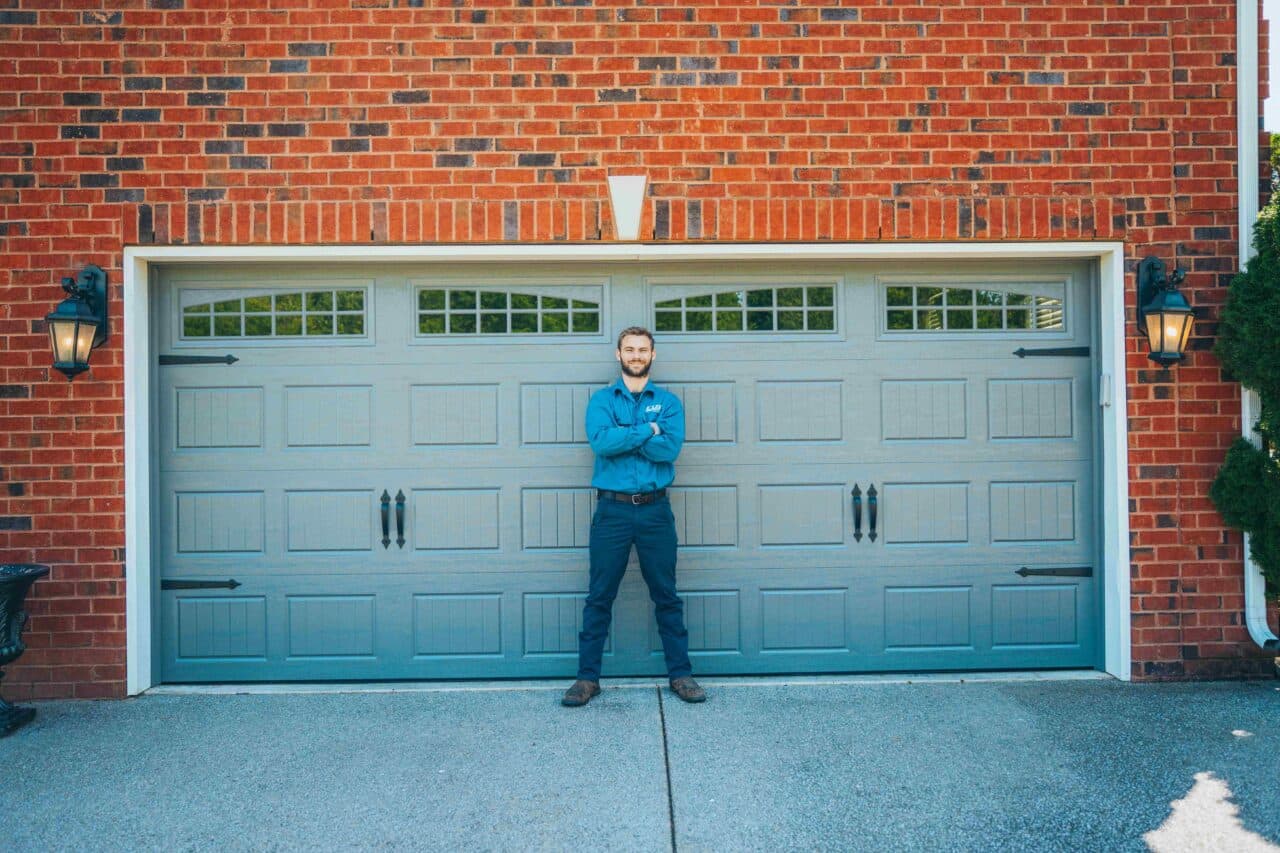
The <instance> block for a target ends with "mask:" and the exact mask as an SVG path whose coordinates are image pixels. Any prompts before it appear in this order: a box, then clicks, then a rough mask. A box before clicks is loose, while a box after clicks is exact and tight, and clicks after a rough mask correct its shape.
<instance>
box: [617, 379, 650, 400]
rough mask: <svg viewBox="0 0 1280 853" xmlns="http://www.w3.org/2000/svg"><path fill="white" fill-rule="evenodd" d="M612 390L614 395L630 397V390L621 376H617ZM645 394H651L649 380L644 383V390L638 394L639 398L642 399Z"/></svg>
mask: <svg viewBox="0 0 1280 853" xmlns="http://www.w3.org/2000/svg"><path fill="white" fill-rule="evenodd" d="M613 390H614V393H620V394H626V395H627V396H628V397H629V396H631V389H630V388H628V387H627V383H626V382H624V381H623V379H622V377H621V376H619V377H618V379H617V381H615V382H614V383H613ZM645 394H650V395H652V394H653V380H649V381H648V382H646V383H645V385H644V390H642V391H641V392H640V396H641V397H643V396H644V395H645Z"/></svg>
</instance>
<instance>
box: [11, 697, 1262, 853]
mask: <svg viewBox="0 0 1280 853" xmlns="http://www.w3.org/2000/svg"><path fill="white" fill-rule="evenodd" d="M566 683H567V682H566ZM566 683H546V682H538V683H522V684H514V685H512V684H494V683H490V684H481V685H475V684H473V685H454V686H415V687H395V688H384V689H383V690H382V692H358V693H332V692H317V693H310V694H309V693H279V692H263V693H250V694H243V693H242V694H236V693H232V692H224V693H221V694H217V693H215V694H208V693H203V694H191V695H184V694H180V693H161V694H148V695H146V696H143V697H140V698H137V699H132V700H127V701H121V702H46V703H37V704H36V706H35V707H36V708H37V709H38V713H39V716H38V717H37V718H36V722H35V723H33V724H32V725H31V726H29V727H27V728H26V729H23V730H21V731H20V732H18V733H17V734H15V735H13V736H11V737H9V738H7V739H5V740H0V760H2V761H3V766H4V768H5V773H4V782H3V784H2V785H0V846H2V847H4V848H6V849H30V850H36V849H42V850H43V849H55V850H120V849H161V848H163V849H166V850H172V849H185V850H196V849H212V848H218V849H231V850H249V849H253V850H292V849H313V850H320V849H340V848H348V849H372V848H378V849H386V848H392V849H449V850H456V849H467V850H499V849H564V848H576V849H600V848H609V849H620V850H666V849H672V848H675V849H679V850H777V849H806V850H812V849H821V850H876V851H880V850H921V849H925V850H1019V851H1025V850H1082V849H1088V850H1104V849H1105V850H1146V849H1155V850H1161V851H1165V850H1204V849H1222V850H1232V851H1240V850H1271V851H1280V847H1278V846H1276V845H1277V843H1280V726H1278V724H1280V682H1276V681H1266V682H1246V683H1197V684H1141V685H1128V684H1122V683H1119V682H1116V681H1112V680H1109V679H1099V678H1084V679H1080V678H1067V679H1066V680H1056V679H1054V680H1047V679H1045V678H1040V677H1037V676H1034V675H1026V676H1017V677H1011V678H1009V679H999V680H990V681H988V680H977V681H971V680H965V681H961V680H958V679H955V678H941V677H936V678H925V679H921V680H914V679H913V680H912V681H910V682H907V681H903V680H895V679H884V678H861V679H843V680H842V679H806V680H803V681H794V682H793V681H786V680H781V679H767V680H755V681H747V680H729V679H722V680H721V679H708V680H707V681H705V682H704V684H705V685H706V686H707V687H708V688H709V690H710V692H711V699H710V701H709V702H707V703H706V704H704V705H684V704H682V703H681V702H679V700H677V699H675V697H673V696H672V695H671V694H670V693H669V692H665V691H663V690H661V689H660V688H659V687H657V686H656V685H655V684H653V683H645V682H643V681H635V680H628V681H616V682H609V681H608V680H606V682H605V687H606V689H605V691H604V693H603V694H602V695H601V696H600V697H598V698H596V699H595V700H594V701H593V702H592V703H591V704H590V705H589V706H587V707H586V708H582V709H566V708H562V707H560V705H559V704H558V700H559V696H560V692H561V691H562V690H563V688H564V686H565V684H566ZM1236 812H1238V814H1237V813H1236Z"/></svg>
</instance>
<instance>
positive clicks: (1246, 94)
mask: <svg viewBox="0 0 1280 853" xmlns="http://www.w3.org/2000/svg"><path fill="white" fill-rule="evenodd" d="M1272 49H1273V50H1274V49H1275V47H1274V46H1273V47H1272ZM1236 59H1237V62H1236V117H1237V123H1236V132H1237V134H1238V135H1239V137H1238V138H1239V149H1238V150H1239V161H1238V163H1237V167H1236V168H1237V174H1238V175H1239V181H1240V266H1241V268H1242V269H1243V268H1244V266H1245V265H1246V264H1247V263H1248V262H1249V260H1250V259H1252V257H1253V254H1254V253H1253V225H1254V223H1255V222H1257V220H1258V168H1259V165H1260V164H1259V162H1258V146H1257V139H1258V131H1259V128H1258V0H1236ZM1272 82H1273V84H1274V83H1275V82H1278V81H1272ZM1259 407H1260V403H1259V400H1258V395H1257V394H1255V393H1254V392H1252V391H1250V390H1249V389H1247V388H1245V387H1244V386H1241V387H1240V432H1241V434H1242V435H1243V436H1244V437H1245V438H1247V439H1249V440H1250V441H1252V442H1254V443H1255V444H1257V443H1258V436H1257V434H1256V433H1255V432H1254V430H1253V425H1254V423H1255V422H1256V421H1257V419H1258V409H1259ZM1244 620H1245V625H1247V626H1248V628H1249V636H1250V637H1252V638H1253V641H1254V642H1255V643H1257V644H1258V645H1259V646H1261V647H1262V648H1264V649H1267V650H1268V651H1274V652H1280V638H1277V637H1276V635H1275V634H1273V633H1271V628H1270V626H1268V625H1267V596H1266V582H1265V581H1264V579H1263V577H1262V570H1261V569H1260V568H1258V564H1257V563H1255V562H1254V561H1253V560H1251V559H1250V558H1249V536H1248V534H1245V537H1244Z"/></svg>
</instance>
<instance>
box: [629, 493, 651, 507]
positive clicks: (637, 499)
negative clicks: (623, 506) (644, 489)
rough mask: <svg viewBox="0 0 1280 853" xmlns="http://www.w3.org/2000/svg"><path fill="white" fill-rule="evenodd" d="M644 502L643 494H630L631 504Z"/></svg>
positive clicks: (635, 504)
mask: <svg viewBox="0 0 1280 853" xmlns="http://www.w3.org/2000/svg"><path fill="white" fill-rule="evenodd" d="M645 503H647V501H646V500H645V495H643V494H638V495H631V505H632V506H641V505H642V504H645Z"/></svg>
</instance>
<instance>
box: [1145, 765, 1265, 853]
mask: <svg viewBox="0 0 1280 853" xmlns="http://www.w3.org/2000/svg"><path fill="white" fill-rule="evenodd" d="M1195 779H1196V783H1195V784H1194V785H1192V786H1191V790H1190V791H1188V792H1187V795H1186V796H1185V797H1183V798H1182V799H1181V800H1174V801H1173V802H1172V803H1170V804H1169V805H1170V806H1172V807H1173V810H1172V811H1171V812H1170V813H1169V817H1168V818H1166V819H1165V822H1164V823H1162V824H1160V826H1159V828H1157V829H1153V830H1152V831H1151V832H1148V833H1147V834H1146V835H1144V836H1142V840H1143V841H1145V842H1147V846H1148V847H1150V848H1151V850H1152V851H1154V853H1191V851H1205V850H1222V851H1232V853H1280V846H1277V845H1275V844H1272V843H1271V842H1270V841H1268V840H1267V839H1265V838H1263V837H1262V836H1261V835H1258V834H1257V833H1256V832H1250V831H1249V830H1247V829H1245V828H1244V824H1242V823H1241V822H1240V816H1239V815H1240V807H1239V806H1237V805H1236V804H1235V803H1233V802H1231V789H1230V788H1228V787H1227V783H1226V782H1224V781H1222V780H1221V779H1219V778H1218V777H1216V776H1214V775H1213V774H1212V773H1197V774H1196V776H1195Z"/></svg>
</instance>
